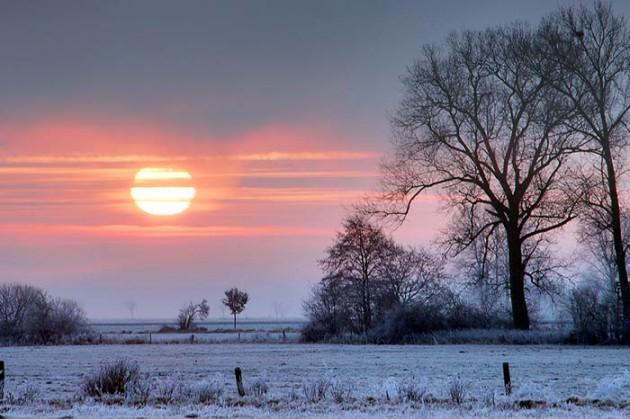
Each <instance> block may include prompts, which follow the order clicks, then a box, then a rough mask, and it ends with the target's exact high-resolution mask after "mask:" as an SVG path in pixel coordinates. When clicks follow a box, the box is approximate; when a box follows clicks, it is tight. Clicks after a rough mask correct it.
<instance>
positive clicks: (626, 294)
mask: <svg viewBox="0 0 630 419" xmlns="http://www.w3.org/2000/svg"><path fill="white" fill-rule="evenodd" d="M602 148H603V156H604V162H605V164H606V171H607V173H606V174H607V177H608V179H607V181H608V190H609V193H610V214H611V220H610V221H611V227H612V236H613V247H614V249H615V263H616V265H617V273H618V276H619V288H620V289H621V301H622V304H623V324H622V327H623V330H622V333H623V340H624V341H625V342H628V341H630V285H629V284H628V269H627V267H626V252H625V249H624V243H623V233H622V230H621V210H620V208H619V194H618V191H617V176H616V173H615V166H614V162H613V159H612V156H611V153H610V145H608V144H603V147H602Z"/></svg>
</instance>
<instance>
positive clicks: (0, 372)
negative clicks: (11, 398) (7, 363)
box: [0, 361, 4, 403]
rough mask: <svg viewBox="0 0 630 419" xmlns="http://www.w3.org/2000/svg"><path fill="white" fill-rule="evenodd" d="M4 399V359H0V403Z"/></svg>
mask: <svg viewBox="0 0 630 419" xmlns="http://www.w3.org/2000/svg"><path fill="white" fill-rule="evenodd" d="M3 400H4V361H0V403H2V401H3Z"/></svg>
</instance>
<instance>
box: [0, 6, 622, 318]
mask: <svg viewBox="0 0 630 419" xmlns="http://www.w3.org/2000/svg"><path fill="white" fill-rule="evenodd" d="M572 2H573V0H558V1H554V2H549V1H547V0H531V1H527V2H524V1H520V0H501V1H499V0H480V1H475V2H470V1H465V0H426V1H400V2H367V3H366V2H362V1H356V2H339V1H332V0H330V1H329V0H322V1H318V2H306V1H303V2H300V1H294V0H275V1H273V2H246V3H243V2H229V1H226V2H194V1H189V2H178V3H175V2H172V1H168V0H150V1H148V0H138V1H134V2H115V1H110V2H71V1H59V2H36V3H33V2H3V3H2V4H1V5H0V56H2V63H3V65H2V66H0V278H2V281H3V282H5V281H18V282H23V283H31V284H34V285H38V286H41V287H44V288H46V289H47V290H49V291H50V292H51V293H52V294H54V295H58V296H63V297H68V298H74V299H76V300H77V301H78V302H79V303H81V304H82V305H83V306H84V307H85V309H86V311H87V314H88V315H89V316H90V317H92V318H104V317H119V318H120V317H126V316H127V311H126V309H125V308H124V302H125V301H127V300H135V301H136V302H137V305H138V308H137V316H139V317H151V318H174V317H175V316H176V314H177V310H178V309H179V307H180V306H182V305H183V304H186V303H187V302H188V301H190V300H191V299H195V300H198V299H200V298H203V297H206V298H207V299H208V301H209V302H210V305H211V316H213V317H216V316H219V315H221V314H222V311H221V307H220V299H221V296H222V294H223V291H224V290H225V289H226V288H228V287H232V286H238V287H242V288H244V289H246V290H247V291H248V292H249V293H250V296H251V303H250V304H249V306H248V308H247V310H246V311H245V315H247V316H271V315H274V313H275V311H276V310H275V309H274V307H276V308H277V307H282V310H281V311H282V312H283V314H285V315H287V316H299V315H301V314H302V310H301V305H302V300H303V298H304V297H305V296H306V295H307V294H308V292H309V289H310V287H311V285H312V284H314V283H315V282H317V281H318V280H319V278H320V272H319V269H318V266H317V260H318V259H319V258H321V257H322V256H323V254H324V250H325V248H326V246H328V245H329V244H330V243H331V240H332V238H333V235H334V232H335V231H336V230H337V228H338V227H339V225H340V222H341V220H342V218H343V216H344V215H345V214H347V213H348V210H349V208H350V207H351V205H352V204H353V203H355V202H356V201H357V200H359V199H361V198H362V197H364V196H366V195H367V194H369V193H370V192H371V191H374V190H375V189H376V187H377V184H378V163H379V160H380V158H381V156H382V155H383V153H385V152H386V151H387V150H388V149H389V139H390V136H391V132H390V126H389V116H390V115H391V114H392V113H393V111H394V110H395V109H396V106H397V104H398V102H399V100H400V93H401V84H400V76H401V75H403V74H404V72H405V69H406V67H407V66H408V65H410V64H411V63H412V62H413V60H414V59H415V58H416V57H417V56H418V55H419V51H420V47H421V46H422V45H423V44H426V43H432V42H440V41H442V40H443V39H444V38H445V37H446V36H447V34H448V33H449V32H451V31H453V30H459V29H462V28H472V29H476V28H485V27H487V26H489V25H493V24H497V23H507V22H511V21H514V20H529V21H532V22H536V21H537V20H538V19H539V18H540V17H541V16H543V15H545V14H546V13H548V12H549V11H550V10H552V9H554V8H555V7H556V6H557V5H558V4H569V3H572ZM613 3H614V6H615V7H616V8H617V9H618V11H619V12H620V13H626V14H627V13H630V4H629V3H628V2H627V1H625V0H615V1H613ZM161 166H166V167H173V168H178V169H184V170H186V171H188V172H190V174H191V175H192V178H193V184H194V186H195V187H196V189H197V197H196V198H195V199H194V201H193V203H192V206H191V207H190V209H189V210H188V211H186V212H184V213H182V214H180V215H177V216H172V217H168V218H158V217H155V216H149V215H147V214H145V213H143V212H141V211H140V210H139V209H138V208H137V207H136V206H135V205H134V203H133V202H132V200H131V197H130V191H129V188H130V187H131V186H132V184H133V180H134V175H135V173H136V172H137V171H138V170H139V169H141V168H143V167H161ZM438 208H439V203H438V202H437V201H436V199H435V198H434V197H431V196H429V197H425V198H423V200H421V201H419V202H418V204H417V205H416V206H415V207H414V210H413V213H412V215H411V217H410V218H409V222H408V223H407V224H406V225H405V226H404V228H401V229H399V230H398V231H396V232H395V236H396V237H397V238H399V239H400V240H401V241H404V242H405V243H409V244H414V245H421V244H426V243H428V242H430V240H432V239H434V238H436V237H438V234H439V230H440V228H441V226H443V225H444V222H445V220H446V217H445V216H444V215H443V214H440V213H439V212H438Z"/></svg>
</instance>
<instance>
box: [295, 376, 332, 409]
mask: <svg viewBox="0 0 630 419" xmlns="http://www.w3.org/2000/svg"><path fill="white" fill-rule="evenodd" d="M329 388H330V381H329V380H326V379H323V378H320V379H319V380H316V381H312V382H304V383H302V390H303V391H304V397H306V400H307V401H309V402H311V403H317V402H319V401H321V400H324V399H325V398H326V393H328V389H329Z"/></svg>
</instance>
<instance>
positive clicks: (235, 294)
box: [222, 288, 249, 329]
mask: <svg viewBox="0 0 630 419" xmlns="http://www.w3.org/2000/svg"><path fill="white" fill-rule="evenodd" d="M248 301H249V296H248V295H247V293H246V292H244V291H241V290H239V289H238V288H230V289H229V290H227V291H225V298H224V299H223V301H222V303H223V305H224V306H226V307H227V308H228V309H229V310H230V313H232V316H234V328H235V329H236V315H237V314H240V313H242V312H243V310H245V305H246V304H247V302H248Z"/></svg>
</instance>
